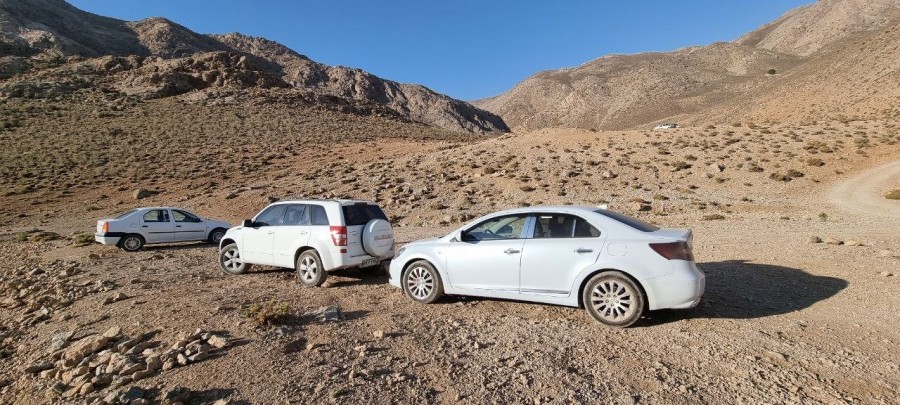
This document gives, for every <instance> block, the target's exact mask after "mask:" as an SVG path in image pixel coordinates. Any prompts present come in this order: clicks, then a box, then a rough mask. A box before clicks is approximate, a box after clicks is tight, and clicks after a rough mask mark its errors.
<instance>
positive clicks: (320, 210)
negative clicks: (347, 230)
mask: <svg viewBox="0 0 900 405" xmlns="http://www.w3.org/2000/svg"><path fill="white" fill-rule="evenodd" d="M308 211H309V224H310V225H329V224H330V222H328V214H326V213H325V207H323V206H321V205H310V206H309V210H308Z"/></svg>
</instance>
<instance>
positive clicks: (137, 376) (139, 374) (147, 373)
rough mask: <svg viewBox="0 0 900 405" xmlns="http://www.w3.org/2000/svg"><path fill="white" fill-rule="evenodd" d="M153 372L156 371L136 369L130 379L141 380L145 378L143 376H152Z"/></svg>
mask: <svg viewBox="0 0 900 405" xmlns="http://www.w3.org/2000/svg"><path fill="white" fill-rule="evenodd" d="M154 373H156V371H154V370H141V371H136V372H135V373H134V374H132V375H131V380H132V381H139V380H143V379H145V378H147V377H150V376H152V375H153V374H154Z"/></svg>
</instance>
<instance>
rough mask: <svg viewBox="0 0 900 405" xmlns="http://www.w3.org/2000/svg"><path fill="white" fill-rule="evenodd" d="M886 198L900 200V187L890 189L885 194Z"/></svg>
mask: <svg viewBox="0 0 900 405" xmlns="http://www.w3.org/2000/svg"><path fill="white" fill-rule="evenodd" d="M884 198H887V199H888V200H900V189H897V190H891V191H888V192H887V194H885V195H884Z"/></svg>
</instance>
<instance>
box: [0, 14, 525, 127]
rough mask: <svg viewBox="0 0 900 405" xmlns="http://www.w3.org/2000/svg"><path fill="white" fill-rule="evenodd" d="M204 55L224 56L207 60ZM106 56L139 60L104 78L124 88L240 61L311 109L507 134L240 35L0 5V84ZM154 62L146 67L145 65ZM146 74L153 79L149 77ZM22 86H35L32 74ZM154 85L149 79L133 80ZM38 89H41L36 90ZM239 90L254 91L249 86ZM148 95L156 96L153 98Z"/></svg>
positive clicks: (452, 103) (396, 86)
mask: <svg viewBox="0 0 900 405" xmlns="http://www.w3.org/2000/svg"><path fill="white" fill-rule="evenodd" d="M210 53H222V54H223V55H219V56H210V55H209V54H210ZM109 56H113V57H139V58H141V59H139V60H135V61H134V63H127V64H122V66H123V68H122V69H121V70H117V71H115V72H112V73H110V74H111V75H114V76H115V75H120V76H122V78H123V79H127V80H129V81H133V79H134V77H133V76H134V72H132V73H121V71H124V70H129V71H130V70H131V69H132V68H134V67H140V66H143V65H144V64H145V63H146V62H148V60H145V58H162V59H166V60H176V59H183V60H181V61H175V62H173V63H170V64H168V65H178V64H182V65H193V63H194V61H192V60H189V59H190V58H191V57H192V56H198V57H199V58H201V59H204V58H205V59H209V58H212V59H219V60H224V59H229V60H230V59H232V58H233V56H236V57H237V59H235V60H238V59H240V58H241V57H244V58H245V59H244V60H245V65H247V66H249V68H250V69H251V70H255V71H258V73H257V74H254V75H255V76H271V77H268V78H266V79H264V80H262V82H264V83H267V84H271V83H272V82H277V81H283V82H284V83H285V85H284V86H282V85H281V83H279V84H278V85H277V86H276V87H291V88H294V89H297V90H298V95H299V96H302V97H304V98H305V99H307V100H311V101H312V102H313V103H326V104H340V105H353V106H361V107H359V108H357V107H354V109H355V110H389V111H390V115H395V116H397V117H398V118H401V119H404V120H409V121H414V122H419V123H424V124H429V125H434V126H438V127H441V128H445V129H451V130H461V131H468V132H477V133H483V132H494V131H508V130H509V128H508V127H507V126H506V124H505V123H504V122H503V120H502V119H500V117H498V116H496V115H494V114H492V113H489V112H487V111H483V110H481V109H478V108H476V107H473V106H472V105H470V104H468V103H466V102H463V101H460V100H455V99H452V98H450V97H447V96H445V95H442V94H438V93H436V92H434V91H432V90H430V89H428V88H426V87H424V86H420V85H412V84H401V83H397V82H394V81H390V80H385V79H382V78H380V77H377V76H375V75H372V74H370V73H368V72H365V71H362V70H359V69H351V68H346V67H332V66H327V65H323V64H320V63H317V62H314V61H312V60H310V59H309V58H307V57H305V56H303V55H300V54H298V53H297V52H294V51H293V50H291V49H289V48H287V47H285V46H283V45H281V44H278V43H276V42H274V41H269V40H266V39H263V38H253V37H247V36H244V35H241V34H227V35H202V34H198V33H195V32H193V31H191V30H190V29H188V28H186V27H183V26H181V25H178V24H176V23H174V22H172V21H169V20H167V19H165V18H148V19H144V20H141V21H136V22H125V21H121V20H116V19H113V18H107V17H101V16H97V15H94V14H91V13H87V12H84V11H82V10H79V9H77V8H75V7H73V6H71V5H69V4H68V3H66V2H65V1H63V0H0V79H4V78H7V79H11V81H13V82H15V81H16V80H17V76H21V75H22V74H23V73H26V72H31V73H35V71H39V70H42V69H48V68H51V69H53V68H59V67H60V66H61V65H63V64H66V63H72V59H71V58H72V57H77V58H99V57H109ZM76 61H77V60H76ZM158 62H159V61H157V60H155V59H154V60H149V63H151V64H158ZM104 63H105V62H104ZM170 67H171V66H170ZM231 68H232V66H227V67H225V69H231ZM194 70H196V69H194ZM66 71H69V70H66V69H57V70H56V72H57V73H63V72H66ZM139 73H140V72H139ZM201 73H202V72H197V71H192V72H190V74H188V76H191V75H192V78H185V79H184V80H182V81H183V82H187V84H185V85H181V86H180V87H179V91H178V92H175V93H178V94H181V93H185V92H189V91H193V90H202V89H205V88H207V87H208V86H206V85H200V82H206V83H209V84H216V83H217V82H216V81H215V80H213V81H212V82H210V80H207V79H208V78H202V77H200V74H201ZM222 73H223V74H224V75H227V74H229V72H227V71H223V72H222ZM148 74H152V73H151V72H149V71H148ZM40 76H41V78H42V79H43V80H52V79H54V77H52V75H46V74H44V75H40ZM219 76H222V74H220V75H219ZM18 79H22V78H21V77H18ZM57 79H60V80H61V81H67V80H69V79H71V78H70V77H57ZM118 79H119V78H118V77H114V78H113V80H118ZM28 80H34V77H33V75H32V77H29V78H28ZM156 80H157V79H154V78H150V77H147V78H143V79H141V80H139V81H144V82H146V81H156ZM190 82H195V83H193V84H191V83H190ZM219 84H221V83H219ZM42 85H46V83H44V84H38V86H39V87H40V86H42ZM243 85H244V87H254V82H244V83H243ZM116 87H122V84H121V83H120V84H119V85H117V86H116ZM263 87H271V86H268V85H267V86H263ZM6 93H9V91H7V92H6ZM170 93H172V92H166V94H164V95H166V96H168V95H172V94H170ZM154 95H155V96H160V94H158V92H157V93H154Z"/></svg>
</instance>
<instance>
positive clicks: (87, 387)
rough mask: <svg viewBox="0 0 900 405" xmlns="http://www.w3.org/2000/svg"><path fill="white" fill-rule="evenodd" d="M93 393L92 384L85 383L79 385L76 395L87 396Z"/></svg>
mask: <svg viewBox="0 0 900 405" xmlns="http://www.w3.org/2000/svg"><path fill="white" fill-rule="evenodd" d="M92 392H94V384H92V383H89V382H86V383H84V384H81V387H79V388H78V393H79V394H81V395H87V394H90V393H92Z"/></svg>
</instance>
